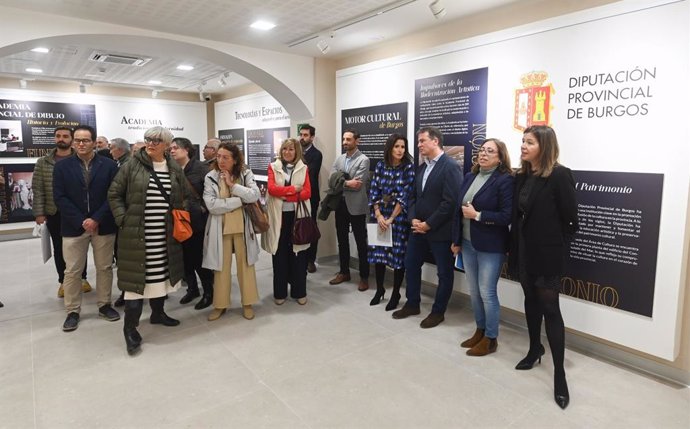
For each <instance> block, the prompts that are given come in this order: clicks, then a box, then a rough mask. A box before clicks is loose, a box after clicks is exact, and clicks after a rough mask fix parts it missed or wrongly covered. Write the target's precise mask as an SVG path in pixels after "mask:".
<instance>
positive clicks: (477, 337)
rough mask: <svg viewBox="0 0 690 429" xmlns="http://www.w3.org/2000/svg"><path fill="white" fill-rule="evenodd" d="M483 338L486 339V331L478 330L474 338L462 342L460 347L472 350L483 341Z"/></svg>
mask: <svg viewBox="0 0 690 429" xmlns="http://www.w3.org/2000/svg"><path fill="white" fill-rule="evenodd" d="M482 338H484V330H483V329H479V328H477V330H476V331H474V335H472V338H470V339H467V340H465V341H463V342H461V343H460V347H463V348H466V349H471V348H472V347H474V346H476V345H477V343H479V341H481V340H482Z"/></svg>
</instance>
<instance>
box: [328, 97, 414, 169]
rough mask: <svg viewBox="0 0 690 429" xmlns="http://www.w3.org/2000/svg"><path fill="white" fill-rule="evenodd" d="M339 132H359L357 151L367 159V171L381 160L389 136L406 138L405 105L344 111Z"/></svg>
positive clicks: (388, 105)
mask: <svg viewBox="0 0 690 429" xmlns="http://www.w3.org/2000/svg"><path fill="white" fill-rule="evenodd" d="M340 115H341V118H340V119H341V120H340V125H341V128H342V130H341V132H340V135H341V136H342V134H343V132H345V130H346V129H348V128H351V129H354V130H357V132H359V135H360V138H359V145H358V148H359V150H360V151H361V152H362V153H363V154H364V155H366V156H368V157H369V169H370V170H371V171H374V169H375V168H376V164H377V163H378V162H379V161H381V160H383V149H384V146H385V144H386V139H387V138H388V136H390V135H391V134H402V135H403V136H406V137H407V103H395V104H386V105H382V106H369V107H359V108H357V109H346V110H343V111H342V112H341V113H340Z"/></svg>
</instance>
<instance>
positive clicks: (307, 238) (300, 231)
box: [292, 200, 321, 244]
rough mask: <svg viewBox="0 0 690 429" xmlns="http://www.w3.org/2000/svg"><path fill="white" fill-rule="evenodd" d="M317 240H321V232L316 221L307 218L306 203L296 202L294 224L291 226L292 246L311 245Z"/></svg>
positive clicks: (302, 201)
mask: <svg viewBox="0 0 690 429" xmlns="http://www.w3.org/2000/svg"><path fill="white" fill-rule="evenodd" d="M300 213H301V214H302V217H300ZM319 238H321V232H320V231H319V227H318V226H317V225H316V221H315V220H314V219H312V217H311V216H309V210H308V209H307V203H306V201H304V200H299V201H297V207H296V208H295V224H294V225H293V226H292V244H311V243H313V242H315V241H317V240H318V239H319Z"/></svg>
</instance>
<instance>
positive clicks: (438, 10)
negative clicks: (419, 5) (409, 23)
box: [429, 0, 446, 19]
mask: <svg viewBox="0 0 690 429" xmlns="http://www.w3.org/2000/svg"><path fill="white" fill-rule="evenodd" d="M429 9H431V13H433V14H434V18H436V19H441V18H443V17H444V16H446V5H445V4H444V3H443V0H434V1H432V2H431V4H429Z"/></svg>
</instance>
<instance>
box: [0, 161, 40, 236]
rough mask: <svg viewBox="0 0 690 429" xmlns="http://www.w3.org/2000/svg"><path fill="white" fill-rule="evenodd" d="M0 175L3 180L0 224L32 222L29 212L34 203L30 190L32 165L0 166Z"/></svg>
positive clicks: (32, 217)
mask: <svg viewBox="0 0 690 429" xmlns="http://www.w3.org/2000/svg"><path fill="white" fill-rule="evenodd" d="M0 174H1V175H2V177H3V178H4V179H5V186H3V187H2V188H3V189H2V191H0V207H1V208H0V223H13V222H28V221H32V220H34V216H33V213H32V211H31V210H32V208H33V201H34V194H33V190H32V189H31V180H32V179H33V176H34V164H6V165H0Z"/></svg>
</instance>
